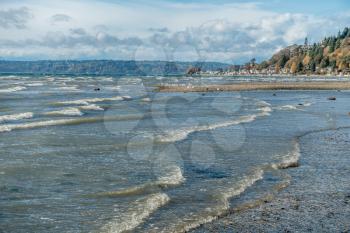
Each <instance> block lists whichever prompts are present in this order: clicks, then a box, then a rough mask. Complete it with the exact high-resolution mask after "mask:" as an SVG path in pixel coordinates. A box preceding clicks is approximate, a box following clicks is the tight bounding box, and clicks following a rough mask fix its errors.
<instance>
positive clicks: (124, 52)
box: [0, 0, 350, 63]
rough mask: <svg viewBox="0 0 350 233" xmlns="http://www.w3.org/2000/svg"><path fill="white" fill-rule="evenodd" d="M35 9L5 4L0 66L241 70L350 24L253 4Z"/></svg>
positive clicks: (93, 4)
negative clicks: (90, 63) (10, 62)
mask: <svg viewBox="0 0 350 233" xmlns="http://www.w3.org/2000/svg"><path fill="white" fill-rule="evenodd" d="M33 3H34V2H33V1H23V3H21V1H19V2H16V3H7V4H6V3H5V4H4V6H5V8H6V6H7V8H6V9H5V10H1V11H0V58H2V59H20V60H26V59H31V60H32V59H123V60H134V59H136V60H171V61H172V60H174V61H175V60H186V61H222V62H229V63H242V62H245V61H247V60H249V59H250V58H252V57H256V58H258V60H262V59H266V58H268V57H269V56H271V55H272V54H273V53H274V52H276V51H277V50H279V49H281V48H283V47H285V46H287V45H291V44H294V43H302V42H303V40H304V38H305V37H309V40H310V41H318V40H320V39H321V38H323V37H324V36H326V35H330V34H334V33H336V32H337V30H339V29H342V27H344V26H347V25H346V24H347V22H349V19H350V15H349V14H347V13H346V12H344V13H342V14H337V16H332V15H327V17H324V16H320V15H311V14H301V13H288V12H279V13H277V12H274V11H272V10H271V11H268V10H266V9H263V8H260V7H259V4H255V3H235V4H232V3H227V4H221V5H215V4H209V3H205V4H199V3H164V2H158V4H153V5H152V4H141V3H138V4H136V3H135V2H131V3H108V2H107V3H106V2H104V3H101V2H97V1H93V0H90V1H84V2H83V1H62V2H60V3H61V4H59V5H55V3H42V4H33ZM77 9H79V10H77Z"/></svg>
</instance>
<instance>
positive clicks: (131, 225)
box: [101, 193, 170, 233]
mask: <svg viewBox="0 0 350 233" xmlns="http://www.w3.org/2000/svg"><path fill="white" fill-rule="evenodd" d="M169 200H170V198H169V196H168V195H166V194H165V193H156V194H151V195H148V196H146V197H145V198H141V199H138V200H136V201H135V202H133V203H132V204H131V207H130V209H128V210H127V211H125V212H123V213H120V215H119V216H116V217H115V219H114V221H112V222H109V223H108V224H106V225H105V226H103V227H102V229H101V232H106V233H120V232H125V231H131V230H132V229H135V228H136V227H137V226H138V225H140V224H141V223H143V222H144V221H145V220H146V219H147V218H148V217H149V216H150V215H151V214H152V213H154V212H155V211H156V210H157V209H159V208H160V207H162V206H164V205H166V204H167V203H168V202H169Z"/></svg>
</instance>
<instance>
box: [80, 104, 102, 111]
mask: <svg viewBox="0 0 350 233" xmlns="http://www.w3.org/2000/svg"><path fill="white" fill-rule="evenodd" d="M79 108H80V109H82V110H92V111H104V109H103V108H101V107H100V106H98V105H96V104H89V105H85V106H79Z"/></svg>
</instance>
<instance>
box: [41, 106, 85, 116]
mask: <svg viewBox="0 0 350 233" xmlns="http://www.w3.org/2000/svg"><path fill="white" fill-rule="evenodd" d="M45 115H48V116H82V115H84V113H82V112H81V111H80V110H79V109H78V108H65V109H62V110H58V111H52V112H47V113H45Z"/></svg>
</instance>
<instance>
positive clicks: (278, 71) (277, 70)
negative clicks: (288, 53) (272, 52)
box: [275, 65, 281, 74]
mask: <svg viewBox="0 0 350 233" xmlns="http://www.w3.org/2000/svg"><path fill="white" fill-rule="evenodd" d="M280 71H281V68H280V66H279V65H276V66H275V73H276V74H279V73H280Z"/></svg>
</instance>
